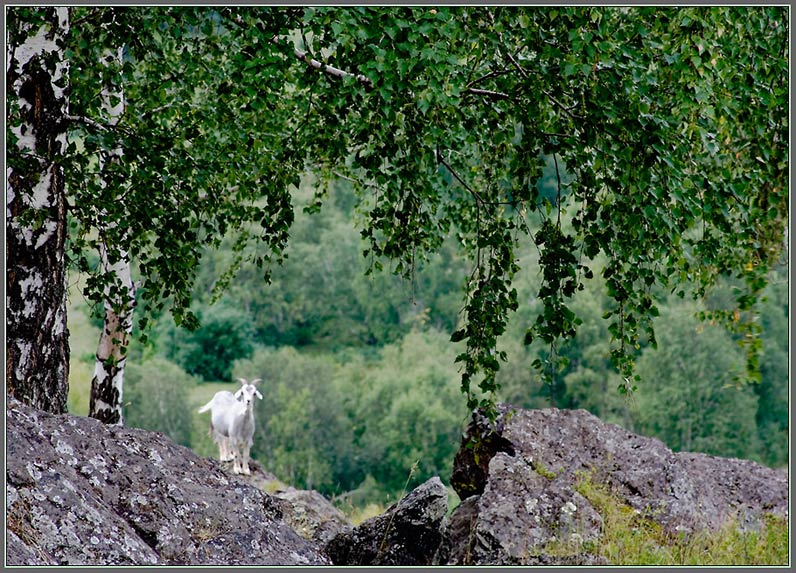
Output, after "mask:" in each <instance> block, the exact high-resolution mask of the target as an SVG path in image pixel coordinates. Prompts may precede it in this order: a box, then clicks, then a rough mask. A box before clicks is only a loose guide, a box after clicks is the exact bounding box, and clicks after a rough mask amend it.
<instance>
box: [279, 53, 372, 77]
mask: <svg viewBox="0 0 796 573" xmlns="http://www.w3.org/2000/svg"><path fill="white" fill-rule="evenodd" d="M293 53H294V54H295V56H296V58H298V59H299V60H301V61H302V62H306V63H307V64H309V65H310V66H311V67H313V68H315V69H316V70H321V71H322V72H325V73H327V74H329V75H332V76H335V77H338V78H346V77H353V78H356V79H357V80H358V81H360V82H362V83H363V84H367V85H369V86H370V85H373V82H371V81H370V79H368V78H366V77H365V76H363V75H362V74H353V73H351V72H346V71H345V70H341V69H339V68H335V67H334V66H329V65H327V64H324V63H322V62H319V61H318V60H316V59H314V58H313V57H312V56H310V55H309V54H308V53H307V52H302V51H301V50H299V49H298V48H294V49H293Z"/></svg>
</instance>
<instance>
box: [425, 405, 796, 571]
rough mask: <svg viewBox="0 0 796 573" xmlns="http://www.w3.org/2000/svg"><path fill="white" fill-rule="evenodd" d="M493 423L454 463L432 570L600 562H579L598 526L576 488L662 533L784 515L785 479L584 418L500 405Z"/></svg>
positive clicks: (477, 428) (473, 428)
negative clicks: (590, 487)
mask: <svg viewBox="0 0 796 573" xmlns="http://www.w3.org/2000/svg"><path fill="white" fill-rule="evenodd" d="M499 412H500V414H499V417H498V419H497V421H496V423H495V425H494V426H492V425H491V424H490V423H489V421H488V420H486V419H485V418H484V417H483V416H481V415H480V414H476V415H475V416H474V418H473V421H472V422H471V424H470V426H469V428H468V431H467V435H466V436H465V438H464V443H463V447H462V448H461V449H460V451H459V453H458V454H457V456H456V459H455V461H454V468H453V474H452V478H451V484H452V486H453V487H454V489H455V490H456V492H457V493H458V494H459V495H460V497H461V498H462V499H463V501H462V503H461V505H460V506H459V507H458V508H457V509H456V510H455V511H454V513H453V515H451V518H450V526H449V528H448V530H447V533H446V536H445V540H444V541H443V543H442V546H441V549H440V559H439V560H440V562H441V563H446V564H457V565H462V564H492V565H498V564H506V565H535V564H548V563H549V560H550V559H551V558H550V557H549V556H545V555H544V553H545V548H546V546H549V544H551V543H558V544H559V547H560V546H561V545H564V546H569V547H572V548H573V549H572V552H571V554H570V555H564V556H563V557H557V558H555V559H554V561H555V562H556V563H555V564H564V563H570V564H597V563H599V562H600V560H599V559H596V558H595V557H594V556H591V555H589V554H587V553H580V552H579V551H578V547H579V546H583V545H585V544H586V542H588V541H593V540H596V539H597V538H598V536H599V535H600V530H601V525H602V519H601V517H600V515H599V513H598V512H597V511H596V510H595V509H594V508H593V507H592V506H591V504H590V503H589V501H588V500H587V499H586V498H584V497H583V495H581V494H580V493H579V492H578V486H579V484H582V483H584V480H590V481H591V482H593V483H598V484H602V485H604V486H607V487H608V488H609V490H610V491H611V493H612V495H614V496H616V498H617V500H619V502H620V503H624V504H627V505H628V506H630V507H631V508H633V509H635V510H636V511H637V512H638V513H639V515H642V516H644V517H646V518H647V519H650V520H653V521H655V522H657V523H658V524H660V525H661V526H662V527H663V528H664V529H665V530H670V531H693V530H698V529H716V528H718V527H721V526H722V525H723V524H725V523H727V522H728V521H729V520H738V522H739V523H740V524H741V525H742V526H743V527H757V526H759V525H760V523H761V519H762V516H763V515H764V514H765V513H773V514H778V515H786V511H787V504H788V481H787V474H786V473H785V472H782V471H777V470H773V469H770V468H766V467H763V466H761V465H759V464H756V463H754V462H750V461H746V460H737V459H726V458H718V457H713V456H707V455H704V454H691V453H673V452H672V451H671V450H670V449H668V448H667V447H666V446H665V445H664V444H663V443H662V442H660V441H659V440H655V439H651V438H645V437H642V436H638V435H635V434H633V433H631V432H628V431H627V430H624V429H622V428H620V427H619V426H615V425H612V424H605V423H603V422H601V421H600V420H599V419H598V418H596V417H595V416H593V415H592V414H590V413H588V412H586V411H584V410H557V409H546V410H532V411H527V410H515V409H512V408H511V407H510V406H507V405H501V406H500V408H499ZM558 551H559V552H560V551H561V550H560V549H559V550H558Z"/></svg>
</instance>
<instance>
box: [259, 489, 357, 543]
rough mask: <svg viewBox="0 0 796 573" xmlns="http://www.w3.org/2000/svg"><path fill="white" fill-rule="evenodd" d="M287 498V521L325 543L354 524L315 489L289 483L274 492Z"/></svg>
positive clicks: (301, 531) (299, 531)
mask: <svg viewBox="0 0 796 573" xmlns="http://www.w3.org/2000/svg"><path fill="white" fill-rule="evenodd" d="M274 496H275V497H278V498H279V499H280V500H282V501H283V504H282V514H283V518H284V520H285V523H287V524H288V525H290V527H292V528H293V530H294V531H296V533H298V534H299V535H301V536H302V537H304V538H305V539H309V540H311V541H314V542H315V543H317V544H319V545H320V546H321V547H324V546H325V545H326V544H327V543H329V541H331V540H332V538H333V537H334V536H335V535H337V534H338V533H340V532H341V531H343V530H345V529H346V528H350V527H351V523H350V522H349V521H348V519H346V516H345V515H344V514H343V512H342V511H340V510H339V509H337V508H336V507H335V506H334V505H332V503H331V502H330V501H329V500H328V499H326V498H325V497H323V495H321V494H320V493H319V492H317V491H315V490H303V489H296V488H293V487H288V488H286V489H283V490H278V491H275V492H274Z"/></svg>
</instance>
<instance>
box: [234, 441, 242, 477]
mask: <svg viewBox="0 0 796 573" xmlns="http://www.w3.org/2000/svg"><path fill="white" fill-rule="evenodd" d="M232 459H233V462H232V473H236V474H239V473H241V472H242V471H243V468H242V467H241V460H240V447H239V446H238V444H235V445H234V447H233V449H232Z"/></svg>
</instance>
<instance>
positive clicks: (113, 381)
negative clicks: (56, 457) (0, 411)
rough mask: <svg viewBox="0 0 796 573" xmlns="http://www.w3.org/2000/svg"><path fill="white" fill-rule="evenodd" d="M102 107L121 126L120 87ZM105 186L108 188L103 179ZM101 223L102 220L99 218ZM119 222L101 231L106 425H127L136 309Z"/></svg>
mask: <svg viewBox="0 0 796 573" xmlns="http://www.w3.org/2000/svg"><path fill="white" fill-rule="evenodd" d="M122 57H123V51H122V49H121V48H119V49H118V50H117V51H116V52H113V51H111V50H107V51H106V52H105V53H104V54H103V56H102V62H103V63H104V64H105V65H110V64H111V63H116V64H119V65H120V66H121V63H122ZM102 108H103V111H104V112H105V114H106V115H107V121H108V124H109V125H116V124H118V122H119V120H120V119H121V117H122V115H123V114H124V92H123V90H122V89H121V88H120V87H116V88H114V87H112V86H108V85H106V86H105V87H104V88H103V91H102ZM121 156H122V150H121V148H120V147H117V148H115V149H111V150H109V151H108V152H106V153H102V154H101V157H100V162H101V169H100V173H101V176H102V172H103V170H104V168H105V167H106V166H109V165H110V164H111V163H113V162H114V161H119V160H120V159H121ZM102 185H103V186H105V185H107V180H105V179H103V181H102ZM100 220H102V218H100ZM117 225H118V224H117V223H116V222H113V223H109V224H107V225H106V226H105V228H100V229H99V232H100V236H101V237H103V239H102V241H101V242H100V248H99V250H100V261H101V264H102V271H103V273H104V274H105V275H106V276H107V277H108V279H109V281H110V282H109V284H108V286H107V287H106V288H105V301H104V307H105V319H104V324H103V328H102V331H101V332H100V339H99V344H98V345H97V355H96V360H95V362H94V376H93V378H92V380H91V397H90V401H89V416H91V417H93V418H97V419H98V420H100V421H102V422H104V423H106V424H118V425H122V424H123V423H124V415H123V409H122V408H123V398H124V366H125V359H126V356H127V346H128V344H129V342H130V335H131V334H132V331H133V308H134V307H135V285H134V283H133V279H132V273H131V269H130V256H129V253H128V252H127V251H126V250H124V249H123V248H120V246H119V245H118V244H117V245H112V244H108V243H107V242H106V240H105V237H106V235H107V233H106V231H108V230H110V229H114V230H117V229H116V227H117Z"/></svg>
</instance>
